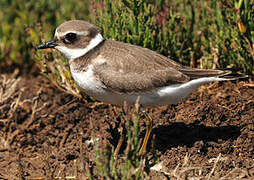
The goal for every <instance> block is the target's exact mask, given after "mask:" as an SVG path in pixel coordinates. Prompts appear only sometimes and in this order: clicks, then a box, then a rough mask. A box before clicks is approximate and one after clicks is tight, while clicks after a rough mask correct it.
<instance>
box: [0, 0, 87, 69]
mask: <svg viewBox="0 0 254 180" xmlns="http://www.w3.org/2000/svg"><path fill="white" fill-rule="evenodd" d="M87 15H88V2H83V1H79V0H73V1H68V0H41V1H36V0H28V1H22V0H14V1H9V0H2V1H0V67H2V68H5V66H7V65H8V66H10V65H13V64H16V65H19V66H20V67H22V69H28V70H29V68H30V67H31V65H33V64H34V61H35V59H34V53H35V52H34V51H33V47H34V46H35V45H37V44H38V43H40V42H41V38H43V40H45V39H50V38H52V35H53V31H54V29H55V27H56V26H57V25H58V24H59V23H62V22H64V21H65V20H67V19H76V18H80V19H87ZM40 25H41V27H40ZM40 28H41V29H40ZM40 31H43V34H42V32H40Z"/></svg>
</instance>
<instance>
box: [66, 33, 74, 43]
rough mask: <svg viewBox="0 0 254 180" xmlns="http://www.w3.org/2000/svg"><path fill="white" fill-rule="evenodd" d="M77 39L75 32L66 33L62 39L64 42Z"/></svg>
mask: <svg viewBox="0 0 254 180" xmlns="http://www.w3.org/2000/svg"><path fill="white" fill-rule="evenodd" d="M76 39H77V34H75V33H68V34H66V35H65V37H64V39H63V41H64V43H65V44H70V43H72V42H73V41H75V40H76Z"/></svg>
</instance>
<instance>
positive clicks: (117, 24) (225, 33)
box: [92, 0, 254, 73]
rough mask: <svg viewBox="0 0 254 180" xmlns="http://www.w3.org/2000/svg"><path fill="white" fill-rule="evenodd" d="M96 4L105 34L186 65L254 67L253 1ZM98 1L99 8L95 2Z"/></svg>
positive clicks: (147, 0)
mask: <svg viewBox="0 0 254 180" xmlns="http://www.w3.org/2000/svg"><path fill="white" fill-rule="evenodd" d="M104 2H105V8H98V7H104V6H102V5H101V1H100V2H97V3H95V5H94V6H93V11H92V12H93V13H94V16H93V17H94V19H93V20H94V22H95V23H96V24H97V25H98V26H99V27H100V29H101V31H102V32H103V34H104V36H105V37H106V38H111V39H115V40H120V41H124V42H128V43H132V44H137V45H140V46H144V47H147V48H149V49H153V50H156V51H157V52H159V53H162V54H164V55H166V56H170V57H171V58H172V59H174V60H176V61H180V62H181V63H183V64H185V65H191V66H194V67H201V68H215V67H224V68H225V67H237V68H240V69H241V70H242V71H243V72H245V73H250V72H251V71H253V69H254V50H253V48H254V46H253V43H254V21H253V19H254V2H253V1H252V2H251V1H243V0H240V1H239V2H238V1H232V0H231V1H217V0H209V1H199V0H193V1H189V0H179V1H172V0H167V1H166V0H158V1H150V0H143V1H140V0H121V1H110V0H104ZM96 5H97V6H96Z"/></svg>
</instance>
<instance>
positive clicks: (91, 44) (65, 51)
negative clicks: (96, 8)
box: [55, 31, 104, 63]
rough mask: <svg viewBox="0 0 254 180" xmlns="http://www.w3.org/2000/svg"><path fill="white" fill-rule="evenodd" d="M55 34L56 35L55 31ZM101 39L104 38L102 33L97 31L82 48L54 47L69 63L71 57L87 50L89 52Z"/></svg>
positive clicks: (75, 56)
mask: <svg viewBox="0 0 254 180" xmlns="http://www.w3.org/2000/svg"><path fill="white" fill-rule="evenodd" d="M56 35H58V34H57V31H56ZM103 40H104V38H103V37H102V35H101V34H100V33H98V34H97V35H96V36H95V37H94V38H93V39H91V41H90V42H89V44H88V45H87V46H86V47H84V48H73V49H71V48H67V47H66V46H56V47H55V48H56V49H57V50H58V51H60V52H61V53H62V54H63V55H64V56H65V57H66V58H67V59H68V60H69V63H70V62H71V61H72V60H73V59H76V58H79V57H81V56H83V55H85V54H86V53H87V52H89V51H90V50H92V49H93V48H94V47H96V46H97V45H98V44H100V43H101V42H102V41H103Z"/></svg>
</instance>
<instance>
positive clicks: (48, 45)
mask: <svg viewBox="0 0 254 180" xmlns="http://www.w3.org/2000/svg"><path fill="white" fill-rule="evenodd" d="M56 46H57V43H56V42H55V41H54V40H51V41H48V42H46V43H45V44H41V45H39V46H37V49H47V48H54V47H56Z"/></svg>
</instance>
